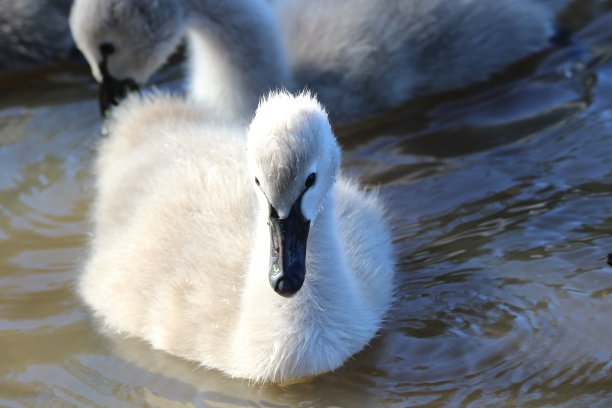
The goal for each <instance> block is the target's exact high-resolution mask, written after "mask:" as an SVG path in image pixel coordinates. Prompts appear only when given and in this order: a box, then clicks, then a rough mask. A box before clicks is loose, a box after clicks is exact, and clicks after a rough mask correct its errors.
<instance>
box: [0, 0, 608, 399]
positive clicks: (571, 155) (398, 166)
mask: <svg viewBox="0 0 612 408" xmlns="http://www.w3.org/2000/svg"><path fill="white" fill-rule="evenodd" d="M605 8H606V7H605V5H601V4H599V3H596V2H593V1H584V2H581V3H580V4H579V6H577V7H575V9H574V10H573V14H572V13H570V14H572V15H570V16H569V17H568V18H567V21H568V23H567V24H569V25H570V27H573V26H576V27H581V26H584V25H585V24H586V28H584V29H582V31H581V32H580V33H579V34H578V35H577V36H576V38H575V39H574V43H573V44H572V45H569V46H566V47H564V48H557V49H556V50H552V51H550V52H548V53H545V54H543V55H540V56H537V57H535V58H532V59H530V60H529V61H525V62H523V63H522V64H519V65H517V66H516V67H514V68H512V69H510V70H509V71H508V72H506V73H505V74H504V75H500V76H499V77H498V78H496V79H494V80H493V81H491V82H489V83H487V84H483V85H479V86H475V87H473V88H471V89H468V90H465V91H461V92H455V93H449V94H445V95H439V96H436V97H430V98H423V99H421V100H418V101H415V102H414V103H411V104H410V105H409V106H406V107H405V108H402V109H399V110H397V111H395V112H391V113H389V114H387V115H385V116H383V117H380V118H377V119H375V120H372V121H369V122H366V123H361V124H358V125H355V126H349V127H346V128H343V129H338V136H339V139H340V142H341V143H342V145H343V146H344V149H345V154H344V164H345V167H346V168H347V169H349V171H350V172H352V173H354V174H357V175H359V176H360V177H361V178H362V179H363V180H364V181H365V182H367V183H368V184H371V185H379V186H380V188H381V192H382V195H383V196H384V197H385V199H386V200H387V201H388V203H389V205H390V208H391V211H392V214H393V220H394V236H395V242H396V245H397V247H398V249H399V252H400V254H401V256H400V264H399V285H400V288H399V291H398V292H399V294H400V296H399V299H398V302H397V305H396V307H395V308H394V310H393V312H392V313H391V316H390V319H389V323H388V325H387V327H386V328H385V329H384V330H383V331H382V332H381V333H380V336H379V337H378V338H377V339H376V340H375V341H373V342H372V344H371V345H370V346H369V347H368V348H367V349H366V350H365V351H363V352H361V353H360V354H358V355H357V356H355V357H354V358H353V359H351V360H350V361H349V362H348V363H347V364H346V365H345V366H344V367H342V368H340V369H339V370H337V371H336V372H334V373H330V374H326V375H323V376H320V377H318V378H315V379H312V380H309V381H307V382H303V383H298V384H293V385H285V386H277V385H271V386H252V385H249V384H247V383H245V382H242V381H236V380H229V379H227V378H225V377H223V376H222V375H221V374H220V373H218V372H216V371H209V370H203V369H198V368H197V367H196V366H195V365H193V364H190V363H187V362H184V361H180V360H178V359H176V358H173V357H171V356H168V355H166V354H164V353H162V352H157V351H153V350H150V349H149V348H148V347H147V346H146V345H143V344H141V343H139V342H137V341H133V340H126V339H120V338H112V337H108V336H106V335H103V334H100V332H99V331H97V330H96V328H95V324H94V323H93V322H92V321H91V319H90V316H89V315H88V313H87V311H86V309H85V308H84V307H83V305H82V304H81V303H80V301H79V300H78V298H77V297H76V296H75V293H74V283H75V280H76V277H77V275H78V270H79V264H80V262H81V261H82V259H83V258H84V256H85V254H86V251H87V239H88V230H89V227H88V221H87V212H88V207H89V204H90V202H91V189H90V188H91V185H92V177H91V174H90V165H91V161H92V158H93V155H94V148H95V144H96V142H97V140H98V138H99V136H98V135H99V132H100V119H99V115H98V110H97V103H96V87H95V86H94V85H93V84H92V83H91V80H90V78H89V74H88V72H87V70H86V69H85V68H84V67H80V66H72V65H69V66H65V67H64V66H63V67H58V68H53V69H49V70H45V71H42V72H36V73H30V74H20V75H15V74H13V75H11V76H8V75H4V76H0V406H4V405H6V406H24V405H25V406H48V405H54V406H143V405H149V406H168V407H179V406H180V407H183V406H197V407H201V406H204V407H209V406H210V407H230V406H232V407H233V406H262V407H291V406H300V407H310V406H316V407H324V406H341V407H374V406H379V407H407V406H432V407H456V406H466V407H482V406H495V407H499V406H504V407H514V406H519V407H540V406H555V407H556V406H562V407H578V406H600V407H608V406H612V362H611V361H612V360H611V358H612V319H611V317H612V316H611V312H612V268H611V267H609V266H607V265H606V262H605V256H606V254H607V253H608V252H609V251H610V250H612V17H603V20H601V19H600V20H596V21H595V17H596V15H597V14H598V13H599V12H601V11H602V10H604V9H605ZM608 8H609V7H608ZM589 21H590V22H591V23H590V24H587V23H589ZM593 21H594V22H593ZM177 76H178V74H177V69H176V68H174V69H170V70H168V71H166V73H165V76H164V77H161V78H160V81H161V82H162V83H168V82H170V83H172V84H176V83H178V82H179V81H178V80H177V79H176V78H177Z"/></svg>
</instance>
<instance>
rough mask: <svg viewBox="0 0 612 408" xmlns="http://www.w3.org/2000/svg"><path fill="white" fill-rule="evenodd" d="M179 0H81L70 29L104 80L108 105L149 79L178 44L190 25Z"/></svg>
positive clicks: (102, 96) (104, 102) (96, 74)
mask: <svg viewBox="0 0 612 408" xmlns="http://www.w3.org/2000/svg"><path fill="white" fill-rule="evenodd" d="M183 17H184V16H183V10H182V8H181V7H180V1H177V0H75V1H74V4H73V6H72V11H71V13H70V29H71V31H72V36H73V37H74V41H75V43H76V45H77V46H78V47H79V49H80V50H81V52H82V53H83V55H84V56H85V58H86V59H87V62H88V63H89V65H90V67H91V71H92V74H93V76H94V77H95V78H96V80H97V81H98V82H100V83H101V84H102V85H101V93H100V104H101V108H102V110H103V111H105V110H106V108H107V107H109V106H108V105H111V104H113V105H114V104H117V103H118V102H119V100H120V99H121V98H123V97H124V96H125V94H126V93H127V92H128V91H130V90H133V89H137V88H138V86H140V85H143V84H145V83H146V82H147V81H148V79H149V78H150V77H151V75H153V73H154V72H155V71H157V70H158V69H159V68H160V67H161V65H162V64H163V63H164V62H165V61H166V60H167V59H168V57H169V56H170V55H171V54H172V52H173V51H174V50H175V49H176V48H177V46H178V44H179V42H180V40H181V38H182V37H183V34H184V32H185V27H184V24H182V23H183Z"/></svg>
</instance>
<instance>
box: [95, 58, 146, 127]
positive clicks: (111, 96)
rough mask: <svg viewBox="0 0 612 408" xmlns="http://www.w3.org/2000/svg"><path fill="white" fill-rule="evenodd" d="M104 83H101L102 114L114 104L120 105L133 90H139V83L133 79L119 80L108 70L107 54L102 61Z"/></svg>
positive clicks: (101, 70)
mask: <svg viewBox="0 0 612 408" xmlns="http://www.w3.org/2000/svg"><path fill="white" fill-rule="evenodd" d="M100 72H101V73H102V84H101V85H100V113H101V114H102V116H104V115H105V114H106V111H107V110H108V109H109V108H111V107H112V106H117V105H119V102H121V101H122V100H123V99H125V97H126V96H127V95H128V94H129V93H130V92H132V91H138V89H139V88H138V84H137V83H136V82H135V81H134V80H132V79H129V78H128V79H122V80H117V79H115V78H113V76H112V75H111V74H110V73H109V72H108V68H107V66H106V56H105V57H104V59H103V60H102V62H101V63H100Z"/></svg>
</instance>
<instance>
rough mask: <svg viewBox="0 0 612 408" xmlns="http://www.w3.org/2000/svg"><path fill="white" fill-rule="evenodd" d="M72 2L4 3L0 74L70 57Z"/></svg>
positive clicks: (0, 7) (1, 4)
mask: <svg viewBox="0 0 612 408" xmlns="http://www.w3.org/2000/svg"><path fill="white" fill-rule="evenodd" d="M71 3H72V0H0V71H5V70H16V69H23V68H30V67H33V66H35V65H37V64H44V63H49V62H52V61H54V60H58V59H62V58H66V57H68V56H69V55H70V53H71V52H72V50H73V49H74V43H73V42H72V37H71V36H70V28H69V26H68V12H69V10H70V4H71Z"/></svg>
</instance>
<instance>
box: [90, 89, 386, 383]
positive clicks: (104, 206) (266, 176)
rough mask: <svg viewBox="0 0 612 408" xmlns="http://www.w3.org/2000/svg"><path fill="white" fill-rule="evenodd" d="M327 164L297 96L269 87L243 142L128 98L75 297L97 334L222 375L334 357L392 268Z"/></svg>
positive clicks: (282, 372) (324, 141) (297, 371)
mask: <svg viewBox="0 0 612 408" xmlns="http://www.w3.org/2000/svg"><path fill="white" fill-rule="evenodd" d="M245 147H246V148H247V149H245ZM339 164H340V150H339V147H338V145H337V143H336V141H335V138H334V137H333V134H332V132H331V129H330V126H329V123H328V122H327V119H326V115H325V113H324V112H323V110H322V108H321V107H320V106H319V105H318V103H317V102H316V101H315V100H314V99H312V98H311V97H310V96H309V95H304V94H303V95H300V96H297V97H293V96H290V95H288V94H284V93H283V94H277V95H273V96H270V97H269V98H268V99H267V100H266V101H264V102H262V104H261V106H260V107H259V109H258V111H257V115H256V116H255V118H254V120H253V122H252V123H251V125H250V129H249V131H248V137H247V139H245V129H244V127H243V126H234V125H228V124H224V123H223V122H220V121H218V120H216V119H215V118H214V117H212V116H211V114H210V113H209V112H208V111H206V110H205V109H203V108H201V106H200V105H199V104H198V103H194V102H193V101H185V100H182V99H179V98H174V97H169V96H163V95H159V94H158V95H155V96H153V97H149V98H144V99H141V98H137V97H131V98H129V99H128V100H127V101H125V102H124V103H123V104H122V105H121V106H120V107H119V108H117V109H116V110H115V112H114V113H113V119H112V120H111V123H110V126H109V136H108V139H105V140H103V142H102V144H101V146H100V148H99V156H98V160H97V165H96V173H97V197H96V200H95V204H94V209H93V219H94V222H95V230H94V236H93V240H92V248H91V254H90V257H89V260H88V262H87V264H86V267H85V270H84V273H83V275H82V277H81V280H80V283H79V291H80V293H81V295H82V297H83V299H84V300H85V302H86V303H87V304H88V305H89V306H90V307H91V309H92V310H93V312H94V314H95V315H97V316H98V317H99V318H101V319H102V321H103V322H104V324H105V326H107V327H108V328H109V329H111V330H113V331H116V332H119V333H125V334H128V335H131V336H136V337H139V338H142V339H145V340H147V341H148V342H150V344H152V345H153V347H156V348H159V349H163V350H166V351H168V352H170V353H172V354H176V355H178V356H182V357H184V358H187V359H190V360H194V361H197V362H199V363H201V364H202V365H203V366H206V367H212V368H217V369H219V370H222V371H223V372H225V373H226V374H228V375H230V376H233V377H240V378H247V379H251V380H255V381H284V380H288V379H293V378H299V377H304V376H310V375H315V374H318V373H321V372H325V371H329V370H333V369H335V368H337V367H339V366H340V365H341V364H343V362H344V361H345V360H346V359H347V358H348V357H349V356H351V355H352V354H354V353H356V352H357V351H359V350H360V349H362V348H363V347H364V346H365V345H366V344H367V343H368V341H370V339H371V338H372V337H373V336H374V335H375V333H376V332H377V330H378V329H379V328H380V326H381V324H382V319H383V316H384V314H385V313H386V312H387V310H388V308H389V306H390V303H391V301H392V295H393V293H392V292H393V275H394V256H393V252H392V247H391V242H390V241H391V239H390V232H389V230H388V226H387V224H386V220H385V215H384V209H383V207H382V205H381V203H380V201H379V199H378V198H377V195H376V194H375V193H372V192H365V191H363V190H361V189H360V188H359V187H358V185H357V184H356V183H355V182H354V181H351V180H348V179H346V178H345V177H343V176H342V175H341V174H339V173H338V172H339ZM291 223H294V224H293V225H294V226H292V224H291ZM296 223H297V224H296ZM298 224H299V225H298ZM273 225H275V227H273ZM308 226H310V227H309V228H308ZM294 227H295V228H297V231H298V233H297V235H296V236H298V235H300V234H302V237H303V233H304V231H303V230H300V229H301V228H305V230H306V235H307V240H306V241H303V242H302V243H303V244H306V243H307V246H303V247H301V246H300V244H299V242H298V241H299V239H298V240H297V241H296V240H295V239H293V238H291V236H292V235H291V231H293V228H294ZM308 229H309V232H308ZM299 231H301V232H299ZM275 234H276V235H275ZM271 237H272V238H271ZM275 237H276V238H275ZM278 237H280V241H277V238H278ZM293 237H294V238H295V236H293ZM279 242H280V245H279ZM287 248H289V252H283V251H286V250H287ZM300 248H302V249H303V250H304V253H303V255H304V256H305V258H304V259H303V262H304V263H303V265H302V264H301V263H300V260H299V259H297V258H299V254H300V253H301V252H300ZM293 258H296V259H293ZM300 265H302V266H304V267H305V277H304V276H303V275H301V273H300V272H299V271H300V270H301V269H300ZM279 270H280V271H279ZM279 277H280V278H279ZM300 279H302V281H301V282H300ZM296 282H297V283H296ZM271 285H272V287H271ZM302 285H303V286H302ZM276 292H278V293H276ZM281 295H282V296H281ZM292 295H293V296H292ZM285 296H292V297H285Z"/></svg>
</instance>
